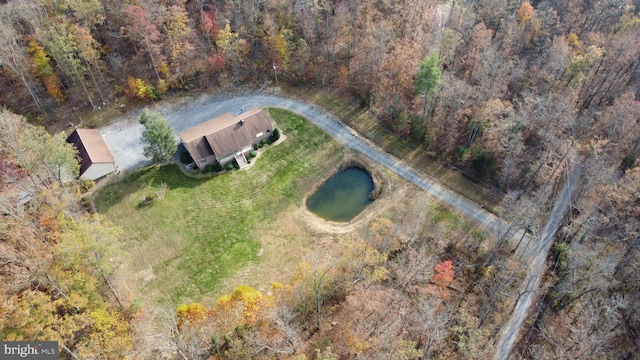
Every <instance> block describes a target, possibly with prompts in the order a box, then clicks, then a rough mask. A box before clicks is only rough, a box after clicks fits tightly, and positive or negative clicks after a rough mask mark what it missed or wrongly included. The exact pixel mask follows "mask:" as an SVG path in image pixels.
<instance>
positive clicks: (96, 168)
mask: <svg viewBox="0 0 640 360" xmlns="http://www.w3.org/2000/svg"><path fill="white" fill-rule="evenodd" d="M67 142H68V143H71V144H73V145H75V147H76V149H78V157H79V158H80V178H81V179H89V180H96V179H99V178H101V177H103V176H105V175H107V174H110V173H112V172H114V171H116V164H115V161H114V160H113V156H112V155H111V152H110V151H109V148H108V147H107V144H106V143H105V142H104V140H103V139H102V135H100V133H99V132H98V130H95V129H76V130H75V131H74V132H73V133H71V135H69V137H68V138H67Z"/></svg>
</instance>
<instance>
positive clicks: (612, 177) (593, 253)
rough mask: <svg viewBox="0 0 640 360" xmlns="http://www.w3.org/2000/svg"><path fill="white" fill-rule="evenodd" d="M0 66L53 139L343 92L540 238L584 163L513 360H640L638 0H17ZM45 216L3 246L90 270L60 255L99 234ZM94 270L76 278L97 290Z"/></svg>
mask: <svg viewBox="0 0 640 360" xmlns="http://www.w3.org/2000/svg"><path fill="white" fill-rule="evenodd" d="M0 65H1V66H0V104H2V105H4V106H5V107H6V108H7V109H9V110H10V111H12V112H15V113H20V114H22V115H25V116H26V118H27V119H28V120H29V122H31V123H33V124H46V125H47V126H50V127H51V128H60V126H59V125H60V124H62V126H65V127H66V126H67V125H68V124H69V123H70V122H71V123H77V122H78V115H77V114H78V113H79V112H82V111H94V110H95V111H98V109H100V108H105V107H109V108H122V107H125V106H126V104H130V103H131V104H133V103H136V104H139V103H144V102H152V101H156V100H159V99H161V98H163V97H166V96H171V95H172V94H175V93H177V92H183V91H199V90H205V89H209V88H222V89H224V88H230V87H232V86H234V85H237V84H249V85H255V86H262V85H263V84H264V83H265V82H267V81H273V80H274V75H275V74H277V75H278V77H279V79H280V81H284V82H288V83H289V84H292V85H294V86H305V87H312V88H315V89H317V90H318V91H331V92H334V93H337V94H340V95H344V96H349V97H352V98H353V99H355V100H357V101H359V103H360V104H361V106H362V107H363V108H367V109H368V110H369V111H370V112H371V113H372V114H373V115H375V116H376V118H377V120H378V121H379V123H380V124H382V125H383V126H384V127H385V128H387V129H389V130H390V131H392V132H393V133H394V134H396V135H398V136H400V137H402V138H404V139H406V140H408V141H410V143H411V144H412V146H415V147H419V148H422V149H424V150H425V151H428V152H429V153H431V154H433V156H435V157H436V158H438V159H439V160H440V161H442V162H446V163H449V164H453V165H455V166H457V167H459V168H462V169H466V170H467V171H468V172H469V173H471V174H473V176H475V177H477V178H479V179H482V180H483V181H486V182H487V183H489V184H490V186H492V187H493V188H495V189H496V190H497V191H499V192H501V193H502V194H503V195H504V199H503V203H502V204H501V209H502V210H501V211H500V214H499V215H500V216H501V217H503V218H505V219H506V220H508V221H510V222H511V223H512V224H514V225H517V226H518V227H522V228H527V229H528V230H529V231H530V232H531V233H533V234H536V233H538V232H539V231H540V228H541V226H542V225H543V224H544V222H545V221H546V216H547V214H548V212H549V210H550V208H551V207H552V202H553V199H554V197H555V195H556V193H557V191H558V189H559V187H560V186H561V185H560V184H561V183H562V182H563V181H564V179H565V177H566V169H567V168H568V167H569V166H570V165H572V164H579V165H578V166H581V167H583V171H582V177H581V180H580V182H579V185H578V191H577V192H576V194H575V196H574V199H573V201H572V203H571V209H570V211H569V213H568V214H567V216H566V217H565V218H564V219H563V222H562V224H563V225H562V228H561V230H560V232H559V234H558V235H557V239H556V244H555V245H554V248H553V251H552V255H551V256H550V258H549V259H548V262H549V264H548V265H549V272H548V276H547V278H546V279H545V284H546V285H545V292H546V295H545V296H544V298H543V299H541V301H540V304H539V307H538V308H537V309H536V310H535V313H536V314H537V318H536V319H532V321H531V322H530V323H529V324H527V326H528V328H527V329H525V331H524V332H525V333H527V334H528V335H527V336H525V337H524V338H523V340H522V341H521V342H520V344H519V345H518V349H517V351H519V352H520V353H521V354H522V356H524V357H526V358H536V359H539V358H563V357H565V358H576V357H579V356H584V357H606V356H609V357H614V358H625V356H627V355H628V357H627V358H631V357H632V356H633V355H632V354H633V353H638V352H640V338H639V333H638V332H639V331H640V292H639V291H638V288H639V285H640V252H639V250H640V248H639V247H640V232H639V231H640V200H639V195H640V170H639V168H638V167H637V161H638V156H639V155H640V1H638V0H565V1H530V2H527V1H524V2H523V1H520V0H518V1H515V0H502V1H498V0H466V1H463V0H450V1H436V0H405V1H394V0H378V1H369V0H353V1H346V0H247V1H238V0H219V1H209V0H193V1H191V0H189V1H187V0H175V1H171V0H164V1H163V0H128V1H117V0H59V1H53V0H34V1H23V0H8V1H2V2H0ZM2 116H3V117H7V119H8V118H9V117H11V116H13V115H12V114H9V113H8V112H5V113H3V114H2ZM7 141H9V140H7ZM3 142H4V138H3ZM2 146H3V148H4V147H6V144H5V143H3V144H2ZM2 150H3V151H5V153H6V154H8V153H11V154H13V152H14V151H15V149H6V148H5V149H2ZM19 155H20V154H19V153H18V154H17V155H16V154H13V155H6V156H7V157H15V156H19ZM20 166H24V165H23V164H20ZM26 170H27V171H31V170H29V169H26ZM5 171H6V172H9V171H10V168H9V167H7V168H6V170H5ZM16 171H18V170H16ZM55 189H58V188H57V187H56V188H53V189H46V192H44V196H53V195H47V194H48V193H49V192H51V191H54V190H55ZM59 190H60V189H59ZM62 190H64V191H63V193H64V194H68V193H69V190H68V189H66V190H65V189H61V190H60V191H62ZM55 191H58V190H55ZM56 196H57V195H56ZM43 201H44V200H43ZM51 206H53V205H47V203H46V201H45V202H42V203H40V202H38V207H37V209H36V210H34V211H35V212H34V213H32V214H29V216H28V217H26V218H25V217H16V216H13V217H9V219H10V221H9V222H7V224H8V225H4V227H3V232H2V241H3V242H4V243H11V242H12V241H13V242H15V241H17V240H16V238H15V236H16V235H15V234H17V232H15V231H13V230H12V231H8V230H6V229H13V228H15V229H18V230H16V231H19V232H24V233H25V235H24V236H26V237H28V239H30V240H29V242H28V244H31V245H29V246H30V247H29V251H31V252H33V254H40V253H46V254H47V255H46V256H45V259H47V261H45V263H48V261H49V260H48V259H52V258H53V257H56V256H70V258H69V259H70V260H69V261H80V259H79V258H78V256H79V255H78V254H75V255H74V254H69V253H60V252H59V251H62V249H58V250H56V249H57V248H58V245H55V246H54V245H52V244H58V243H61V241H62V240H63V239H58V238H57V237H56V236H57V235H56V234H57V232H58V230H57V227H60V226H64V227H65V228H66V227H70V228H72V229H74V231H85V230H86V229H85V230H83V228H84V227H87V226H89V227H90V226H97V225H96V224H98V223H99V220H98V219H83V220H80V219H77V216H76V215H70V213H69V211H68V210H66V209H67V208H51ZM5 211H7V210H5ZM21 216H22V215H21ZM25 216H26V215H25ZM58 217H62V218H61V219H60V218H58ZM5 218H6V216H5ZM53 218H55V219H56V222H55V226H56V228H51V226H52V225H51V224H50V223H48V222H47V221H49V220H50V219H53ZM48 224H49V225H48ZM7 234H14V235H10V236H9V235H7ZM18 238H20V236H18ZM51 246H53V247H51ZM83 246H84V245H83ZM522 246H525V245H524V244H523V245H522ZM507 250H511V249H502V248H501V249H496V253H499V254H501V255H500V258H499V259H498V260H496V261H498V262H502V263H503V264H506V263H508V261H507V260H508V256H509V253H510V252H509V251H507ZM405 255H406V254H405ZM3 256H4V255H3ZM35 256H36V255H29V256H28V257H27V258H26V259H33V258H34V257H35ZM407 256H408V255H407ZM451 257H453V256H451ZM401 259H402V257H400V258H397V259H395V260H394V261H395V262H394V265H393V266H397V267H398V269H400V268H402V266H401V265H399V264H400V263H401ZM477 259H483V257H482V256H481V255H478V258H477ZM3 261H5V262H6V261H10V262H11V264H15V262H13V261H14V260H3ZM24 261H26V260H24ZM24 261H23V263H24ZM29 261H31V260H29ZM24 264H26V263H24ZM91 264H92V263H91V262H89V263H85V265H83V266H88V267H89V268H87V269H86V270H87V272H88V273H93V272H95V271H98V272H97V274H98V275H99V274H100V272H99V268H98V267H96V268H94V269H90V267H91ZM454 265H459V264H456V263H455V262H454ZM484 265H487V264H486V263H485V264H484ZM488 265H489V266H490V265H491V264H488ZM7 266H9V265H6V264H5V265H3V267H4V268H6V269H13V267H11V266H14V265H11V266H9V267H7ZM16 266H17V265H16ZM20 266H27V267H28V266H30V265H28V264H27V265H20ZM367 266H369V265H367ZM393 266H391V265H390V267H393ZM505 267H506V265H505ZM43 269H44V270H42V271H45V270H46V269H47V267H46V266H45V267H44V268H43ZM52 269H53V270H50V271H56V272H60V274H62V273H64V271H65V268H64V267H63V268H58V267H54V268H52ZM7 271H9V270H7ZM21 271H22V270H20V271H18V270H10V274H9V275H6V276H9V278H11V279H13V278H14V277H17V279H19V283H20V284H22V285H21V287H20V288H19V289H17V288H16V289H13V288H7V289H4V290H5V291H7V294H9V295H7V296H9V298H11V296H14V295H15V294H17V293H18V292H20V291H36V290H37V289H35V288H38V285H37V284H38V283H34V282H33V281H31V280H29V278H28V277H27V278H24V277H21V276H22V275H20V274H22V272H21ZM29 271H32V270H29ZM38 271H40V270H38ZM46 271H49V270H46ZM46 271H45V272H38V273H39V274H40V275H39V277H38V279H44V278H46V277H47V276H50V275H51V274H54V278H53V280H51V281H50V282H49V283H48V285H47V286H48V288H47V290H46V293H47V294H48V296H49V297H50V298H51V299H53V300H52V301H55V302H60V305H57V306H58V309H60V310H59V312H58V313H56V314H53V312H52V311H49V312H47V314H49V315H51V316H53V315H55V316H62V315H61V314H74V315H73V316H76V315H78V316H79V314H84V315H83V316H88V315H87V314H93V313H95V312H96V311H102V312H104V314H111V313H109V311H110V310H108V309H109V307H108V306H107V305H103V304H102V303H101V302H100V303H88V305H86V306H88V307H90V309H91V310H85V311H80V310H79V308H80V305H73V303H69V301H70V300H69V299H67V298H66V297H65V296H64V294H63V293H61V292H59V291H57V290H56V289H55V288H54V286H55V284H56V280H55V279H56V278H55V273H49V272H46ZM398 271H400V270H398ZM81 275H82V274H80V275H78V276H81ZM98 278H99V277H98ZM59 279H62V278H59ZM76 280H78V279H75V280H74V281H76ZM103 280H104V279H103ZM12 281H13V280H12ZM16 281H17V280H16ZM39 281H40V280H39ZM78 281H79V280H78ZM92 281H95V280H92ZM376 281H377V280H376ZM34 284H35V285H34ZM83 284H84V285H83V286H89V285H90V286H92V287H95V286H97V285H95V284H93V285H91V284H89V285H86V283H83ZM396 290H397V291H401V290H398V289H397V288H394V290H393V291H396ZM389 291H391V290H389ZM343 295H344V296H343V297H342V298H341V299H342V300H344V301H349V299H352V298H351V297H349V296H355V295H354V293H351V294H350V295H349V294H343ZM359 296H363V295H359ZM345 299H346V300H345ZM407 299H410V297H407ZM7 301H8V300H7ZM354 301H355V300H354ZM407 301H409V300H407ZM13 304H14V305H12V306H18V307H19V306H22V305H21V304H17V305H15V304H16V303H13ZM56 304H57V303H56ZM83 304H84V303H83ZM25 306H26V305H25ZM83 306H84V305H83ZM88 309H89V308H88ZM90 311H92V312H90ZM101 314H102V313H101ZM423 315H424V314H423ZM73 316H72V317H73ZM96 316H97V315H96ZM424 316H426V315H424ZM203 318H204V315H203ZM65 319H70V317H65ZM119 319H120V318H118V319H111V320H109V321H112V324H114V325H113V326H116V325H117V324H119V323H117V322H116V321H120V320H119ZM14 320H15V321H17V320H16V319H14ZM534 320H535V321H534ZM5 321H12V320H5ZM78 321H80V320H78ZM83 321H85V320H83ZM443 321H444V320H443ZM82 324H84V325H83V326H85V328H86V326H89V325H86V324H87V323H82ZM94 324H95V323H94ZM76 325H77V324H76ZM76 325H74V326H76ZM5 326H9V325H6V324H5ZM11 326H14V327H16V326H18V325H11ZM69 326H71V325H69ZM77 326H79V325H77ZM117 326H120V325H117ZM122 326H123V327H122V328H118V329H120V330H118V331H122V332H123V333H126V332H127V331H128V329H125V327H124V325H122ZM481 326H482V323H480V324H479V325H477V327H478V328H481ZM74 329H75V328H74ZM65 331H67V330H65ZM73 331H76V330H73ZM73 331H72V330H68V332H69V333H72V332H73ZM398 331H400V330H398ZM420 331H422V330H420ZM425 331H426V330H425ZM434 331H443V330H442V329H440V328H437V329H435V330H434ZM417 332H418V330H416V333H417ZM75 333H77V332H75ZM75 333H74V334H75ZM2 334H3V336H8V335H7V333H6V332H3V333H2ZM69 336H70V337H69V339H70V340H69V339H67V340H65V341H67V342H70V343H73V344H75V343H76V342H78V341H80V339H76V338H74V337H72V336H71V335H69ZM123 336H124V335H123ZM464 336H472V335H469V334H466V335H464ZM364 338H365V337H364V335H363V339H364ZM409 338H410V339H411V340H412V341H415V343H411V344H410V346H409V345H407V344H406V343H402V344H399V345H398V344H396V345H397V347H396V348H394V349H405V348H407V347H408V348H412V347H413V348H418V349H419V350H420V351H421V354H423V355H424V356H427V355H428V354H430V353H429V352H428V351H427V350H425V349H426V345H425V344H424V342H422V341H423V339H420V340H419V339H417V338H416V337H409ZM122 341H123V342H122V345H121V347H120V350H122V349H127V348H128V346H130V345H129V343H127V342H126V341H125V340H122ZM127 341H128V340H127ZM398 341H400V340H398ZM403 341H404V340H403ZM78 346H80V345H78ZM87 346H89V345H87ZM92 346H94V345H92ZM470 346H471V345H470ZM475 346H476V349H477V348H479V347H480V345H478V344H476V345H475ZM78 349H83V348H81V347H78ZM87 349H88V347H87ZM449 350H450V349H448V350H446V351H449ZM74 351H76V350H74ZM83 351H84V350H83ZM87 351H89V350H87ZM122 351H124V350H122ZM398 351H400V350H398ZM442 351H443V352H442V353H441V354H449V353H448V352H446V351H445V350H442ZM451 351H454V350H451ZM456 351H459V352H458V353H457V354H462V353H465V352H464V351H465V350H464V349H463V350H460V349H458V350H456ZM454 352H455V351H454ZM467 354H468V353H467ZM341 355H344V353H341ZM317 358H322V357H321V354H318V357H317ZM326 358H329V357H326ZM408 358H411V357H408Z"/></svg>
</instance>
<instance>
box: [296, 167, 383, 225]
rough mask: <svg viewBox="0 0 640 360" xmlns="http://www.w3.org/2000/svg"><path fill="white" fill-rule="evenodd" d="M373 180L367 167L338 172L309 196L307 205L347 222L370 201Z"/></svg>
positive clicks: (336, 219)
mask: <svg viewBox="0 0 640 360" xmlns="http://www.w3.org/2000/svg"><path fill="white" fill-rule="evenodd" d="M371 191H373V179H372V178H371V175H370V174H369V173H368V172H366V171H365V170H362V169H358V168H355V167H351V168H348V169H345V170H342V171H338V172H337V173H336V174H335V175H333V176H332V177H331V178H330V179H329V180H327V181H326V182H325V183H324V184H322V185H321V186H320V187H319V188H318V190H316V192H315V193H313V195H311V196H310V197H309V198H308V199H307V207H308V208H309V210H311V212H313V213H314V214H316V215H318V216H319V217H321V218H323V219H326V220H331V221H340V222H345V221H349V220H351V219H353V218H354V217H356V215H358V214H359V213H360V212H361V211H362V210H363V209H364V208H365V207H367V205H369V203H371V201H372V200H371V198H370V195H371Z"/></svg>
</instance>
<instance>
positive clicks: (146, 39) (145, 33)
mask: <svg viewBox="0 0 640 360" xmlns="http://www.w3.org/2000/svg"><path fill="white" fill-rule="evenodd" d="M125 15H126V16H127V20H128V24H129V30H128V34H129V36H131V38H132V39H133V40H134V41H136V42H137V43H138V44H140V45H141V46H142V47H143V48H144V50H145V51H146V53H147V55H149V59H150V60H151V66H152V67H153V71H154V73H155V75H156V78H157V79H158V81H160V73H159V72H158V67H159V66H160V64H161V63H162V62H163V61H164V54H163V53H162V41H163V36H162V34H161V33H160V30H159V29H158V26H157V25H156V24H155V23H154V22H153V19H152V18H151V17H150V16H149V13H148V12H147V11H146V10H145V9H143V8H142V7H141V6H138V5H130V6H129V7H127V9H126V10H125Z"/></svg>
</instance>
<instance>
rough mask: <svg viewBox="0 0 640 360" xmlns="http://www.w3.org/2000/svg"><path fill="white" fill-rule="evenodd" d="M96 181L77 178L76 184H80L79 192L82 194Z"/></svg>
mask: <svg viewBox="0 0 640 360" xmlns="http://www.w3.org/2000/svg"><path fill="white" fill-rule="evenodd" d="M95 184H96V183H95V182H94V181H93V180H89V179H80V180H78V185H80V193H82V194H84V193H86V192H87V191H89V190H91V188H92V187H93V185H95Z"/></svg>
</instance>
